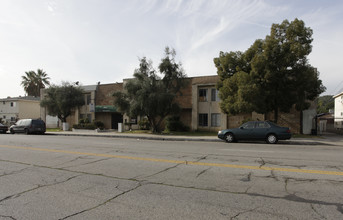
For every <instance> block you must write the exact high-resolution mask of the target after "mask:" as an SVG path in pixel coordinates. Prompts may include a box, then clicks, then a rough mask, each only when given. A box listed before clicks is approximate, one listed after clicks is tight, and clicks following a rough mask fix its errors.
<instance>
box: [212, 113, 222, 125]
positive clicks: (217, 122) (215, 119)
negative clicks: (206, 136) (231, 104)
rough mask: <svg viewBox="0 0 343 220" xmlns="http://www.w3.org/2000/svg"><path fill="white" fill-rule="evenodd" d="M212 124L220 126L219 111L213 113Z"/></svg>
mask: <svg viewBox="0 0 343 220" xmlns="http://www.w3.org/2000/svg"><path fill="white" fill-rule="evenodd" d="M211 126H212V127H220V114H219V113H214V114H211Z"/></svg>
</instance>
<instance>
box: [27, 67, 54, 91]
mask: <svg viewBox="0 0 343 220" xmlns="http://www.w3.org/2000/svg"><path fill="white" fill-rule="evenodd" d="M21 78H22V81H21V85H22V86H23V87H24V90H25V92H26V93H27V95H28V96H36V97H39V96H40V89H44V88H45V86H47V85H50V82H49V79H50V77H48V75H47V74H46V73H45V72H44V71H43V70H42V69H38V70H37V72H35V71H29V72H25V75H24V76H22V77H21Z"/></svg>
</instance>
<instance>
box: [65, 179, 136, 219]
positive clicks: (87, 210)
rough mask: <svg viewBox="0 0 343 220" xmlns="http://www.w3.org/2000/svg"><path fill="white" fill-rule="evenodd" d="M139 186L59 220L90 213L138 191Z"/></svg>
mask: <svg viewBox="0 0 343 220" xmlns="http://www.w3.org/2000/svg"><path fill="white" fill-rule="evenodd" d="M141 186H142V184H141V183H139V184H138V185H137V186H135V187H134V188H132V189H129V190H126V191H124V192H122V193H120V194H118V195H116V196H114V197H112V198H110V199H108V200H106V201H104V202H102V203H100V204H98V205H96V206H93V207H91V208H88V209H85V210H82V211H80V212H76V213H74V214H71V215H68V216H66V217H64V218H60V219H59V220H64V219H68V218H70V217H74V216H76V215H79V214H82V213H85V212H89V211H91V210H93V209H96V208H99V207H100V206H103V205H106V204H107V203H109V202H111V201H113V200H115V199H117V198H118V197H120V196H123V195H125V194H127V193H130V192H132V191H134V190H136V189H138V188H139V187H141Z"/></svg>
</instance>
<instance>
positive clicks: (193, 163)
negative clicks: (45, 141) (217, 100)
mask: <svg viewBox="0 0 343 220" xmlns="http://www.w3.org/2000/svg"><path fill="white" fill-rule="evenodd" d="M0 147H1V148H11V149H22V150H32V151H42V152H53V153H64V154H73V155H86V156H95V157H106V158H118V159H126V160H140V161H150V162H160V163H172V164H186V165H197V166H208V167H227V168H236V169H249V170H268V171H271V170H272V171H281V172H294V173H310V174H324V175H335V176H343V172H338V171H325V170H305V169H291V168H282V167H267V166H248V165H235V164H222V163H204V162H192V161H184V160H167V159H158V158H146V157H131V156H122V155H113V154H98V153H88V152H78V151H67V150H56V149H46V148H36V147H22V146H8V145H0Z"/></svg>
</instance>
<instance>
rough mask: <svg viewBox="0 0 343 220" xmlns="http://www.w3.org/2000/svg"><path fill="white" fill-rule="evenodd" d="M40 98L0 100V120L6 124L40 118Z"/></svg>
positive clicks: (24, 97) (26, 97)
mask: <svg viewBox="0 0 343 220" xmlns="http://www.w3.org/2000/svg"><path fill="white" fill-rule="evenodd" d="M39 103H40V98H39V97H33V96H23V97H21V96H19V97H14V98H11V97H8V98H5V99H0V118H1V119H2V121H3V122H4V123H6V124H13V123H15V122H16V121H18V120H19V119H24V118H40V105H39Z"/></svg>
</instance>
